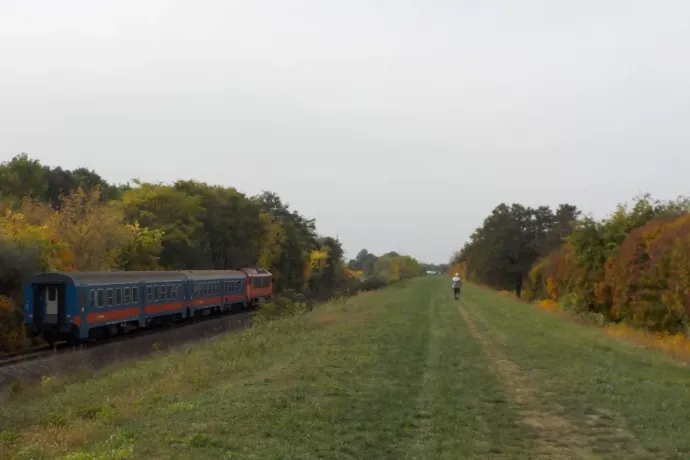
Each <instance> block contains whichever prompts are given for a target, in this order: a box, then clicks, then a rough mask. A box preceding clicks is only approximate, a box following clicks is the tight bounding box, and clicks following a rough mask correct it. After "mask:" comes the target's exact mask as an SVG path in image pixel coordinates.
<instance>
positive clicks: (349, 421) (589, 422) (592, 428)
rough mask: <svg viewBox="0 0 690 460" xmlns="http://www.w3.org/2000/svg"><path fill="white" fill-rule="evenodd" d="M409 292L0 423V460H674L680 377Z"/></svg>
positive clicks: (498, 309) (555, 326)
mask: <svg viewBox="0 0 690 460" xmlns="http://www.w3.org/2000/svg"><path fill="white" fill-rule="evenodd" d="M447 281H448V280H447V279H445V278H426V279H420V280H414V281H413V282H410V283H408V284H406V285H400V286H396V287H393V288H390V289H386V290H384V291H380V292H377V293H368V294H364V295H361V296H358V297H356V298H352V299H350V300H348V301H346V302H340V303H337V304H332V305H326V306H324V307H321V308H319V309H317V310H315V311H314V312H311V313H310V314H308V315H304V316H300V317H295V318H290V319H285V320H280V321H275V322H271V323H269V324H265V325H261V326H258V327H255V328H252V329H251V330H248V331H246V332H243V333H241V334H233V335H229V336H226V337H223V338H221V339H218V340H213V341H210V342H209V343H207V344H203V345H201V346H199V347H198V348H197V349H194V350H190V351H186V352H178V353H172V354H168V355H162V356H160V357H157V358H151V359H147V360H142V361H140V362H138V363H137V364H136V365H133V366H128V367H123V368H120V369H111V370H110V371H109V372H108V373H105V374H103V375H101V376H98V377H96V378H90V379H86V378H85V377H80V378H75V379H74V380H73V381H72V382H50V383H48V384H47V385H46V386H45V387H44V388H42V389H40V390H38V391H36V392H33V393H31V394H24V395H19V396H14V397H12V398H11V399H10V400H9V401H8V402H6V403H5V404H4V405H3V406H2V410H1V411H0V458H17V459H29V458H33V459H43V458H45V459H48V458H64V459H91V458H98V459H129V458H132V459H140V458H153V459H186V458H193V459H223V458H247V459H298V458H299V459H312V458H313V459H317V458H320V459H326V458H328V459H331V458H333V459H345V458H351V459H380V458H390V459H458V458H462V459H538V458H551V459H571V458H572V459H609V458H611V459H617V458H621V459H623V458H625V459H647V458H649V459H651V458H654V459H660V458H689V457H690V455H689V454H688V453H689V452H690V439H689V438H690V436H688V435H687V433H688V432H690V429H688V428H687V427H689V426H690V404H689V403H690V385H688V383H687V382H690V371H688V370H687V369H685V368H682V367H681V366H678V365H677V364H675V363H673V362H671V361H670V360H669V359H667V358H665V357H664V356H662V355H661V354H659V353H655V352H652V351H647V350H641V349H638V348H635V347H634V346H632V345H629V344H626V343H620V342H617V341H615V339H613V338H611V337H608V336H605V335H603V334H600V333H599V332H598V331H596V330H592V329H587V328H583V327H580V326H577V325H574V324H571V323H568V322H567V321H564V320H563V319H561V318H558V317H556V316H552V315H549V314H548V313H544V312H540V311H536V310H534V309H531V308H530V307H528V306H525V305H522V304H519V303H516V302H513V301H511V300H510V299H506V298H503V297H501V296H499V295H496V294H493V293H490V292H487V291H484V290H481V289H478V288H473V287H469V288H468V289H467V292H464V293H463V298H462V300H461V301H459V302H456V301H453V299H452V296H451V295H450V292H448V291H449V289H448V286H447V284H448V282H447Z"/></svg>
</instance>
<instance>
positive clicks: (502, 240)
mask: <svg viewBox="0 0 690 460" xmlns="http://www.w3.org/2000/svg"><path fill="white" fill-rule="evenodd" d="M579 214H580V211H578V209H577V208H576V207H575V206H572V205H568V204H563V205H560V206H559V207H558V208H557V210H556V212H553V211H552V210H551V209H550V208H549V207H547V206H540V207H538V208H530V207H525V206H522V205H520V204H512V205H510V206H508V205H507V204H505V203H502V204H500V205H498V206H497V207H496V208H494V210H493V211H492V212H491V214H490V215H489V216H488V217H487V218H486V219H485V220H484V222H483V224H482V226H481V227H479V228H477V229H476V230H475V232H474V233H473V234H472V235H471V236H470V240H469V241H468V242H467V243H466V244H465V246H464V247H463V248H462V249H461V250H460V251H459V252H458V253H456V254H455V255H454V256H453V259H452V260H451V264H452V265H455V264H460V263H465V264H466V266H467V269H468V273H467V276H468V277H469V278H470V279H471V280H473V281H477V282H480V283H483V284H487V285H490V286H493V287H496V288H498V289H508V290H512V289H514V287H515V281H516V279H518V277H526V276H527V274H528V272H529V269H530V268H531V266H532V265H533V264H534V263H535V262H536V261H537V260H538V259H539V258H540V257H544V256H545V255H548V254H549V253H550V252H551V251H553V250H555V249H557V248H558V247H559V246H560V245H561V244H563V238H564V236H566V235H568V234H570V232H571V231H572V229H573V228H574V225H575V221H576V219H577V217H578V216H579Z"/></svg>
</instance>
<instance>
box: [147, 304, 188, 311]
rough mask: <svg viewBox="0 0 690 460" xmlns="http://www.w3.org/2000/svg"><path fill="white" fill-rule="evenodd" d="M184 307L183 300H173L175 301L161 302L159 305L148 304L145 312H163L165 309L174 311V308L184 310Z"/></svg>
mask: <svg viewBox="0 0 690 460" xmlns="http://www.w3.org/2000/svg"><path fill="white" fill-rule="evenodd" d="M183 307H184V304H183V303H182V302H173V303H161V304H157V305H147V306H146V308H145V309H144V312H145V313H161V312H164V311H174V310H182V308H183Z"/></svg>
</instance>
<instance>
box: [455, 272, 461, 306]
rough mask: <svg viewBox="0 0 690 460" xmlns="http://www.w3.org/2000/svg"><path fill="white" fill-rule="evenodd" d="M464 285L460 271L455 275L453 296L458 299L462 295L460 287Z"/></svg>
mask: <svg viewBox="0 0 690 460" xmlns="http://www.w3.org/2000/svg"><path fill="white" fill-rule="evenodd" d="M461 287H462V280H461V279H460V273H456V274H455V276H454V277H453V297H454V298H455V300H458V296H459V295H460V288H461Z"/></svg>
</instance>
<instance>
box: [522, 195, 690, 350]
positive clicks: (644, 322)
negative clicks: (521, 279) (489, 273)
mask: <svg viewBox="0 0 690 460" xmlns="http://www.w3.org/2000/svg"><path fill="white" fill-rule="evenodd" d="M525 281H526V289H525V291H524V292H525V298H526V299H527V300H530V301H535V302H537V303H538V304H540V306H541V305H543V306H544V307H547V306H548V305H552V304H551V302H557V303H558V304H559V305H560V308H565V309H568V310H571V311H573V312H576V313H578V314H582V313H584V314H593V315H597V316H598V317H600V318H601V319H602V321H604V322H605V323H608V324H627V325H629V326H632V327H636V328H642V329H645V330H649V331H652V332H657V333H660V334H661V333H663V334H671V335H673V334H681V335H683V334H687V333H688V325H689V322H688V315H689V314H690V206H688V202H687V201H686V200H684V199H680V200H677V201H671V202H658V201H653V200H652V199H650V198H649V197H648V196H644V197H641V198H638V199H636V200H635V202H634V205H633V206H632V207H626V206H620V207H619V208H618V209H617V210H616V211H615V212H614V213H613V214H612V215H611V216H609V217H607V218H605V219H602V220H600V221H596V220H594V219H592V218H585V219H582V220H580V221H578V222H576V223H575V225H574V227H573V231H572V232H571V234H570V235H567V236H566V237H565V238H563V241H562V244H561V246H560V247H559V248H558V249H556V250H554V251H552V252H551V253H550V254H548V255H547V256H545V257H543V258H541V259H539V260H538V261H537V262H536V263H534V264H533V265H532V267H531V268H530V270H529V271H528V273H527V276H526V280H525ZM554 308H555V307H554ZM547 309H551V307H547ZM621 327H622V326H621ZM674 340H676V341H677V340H678V339H674Z"/></svg>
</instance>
